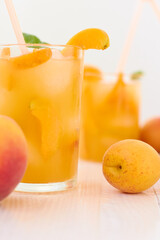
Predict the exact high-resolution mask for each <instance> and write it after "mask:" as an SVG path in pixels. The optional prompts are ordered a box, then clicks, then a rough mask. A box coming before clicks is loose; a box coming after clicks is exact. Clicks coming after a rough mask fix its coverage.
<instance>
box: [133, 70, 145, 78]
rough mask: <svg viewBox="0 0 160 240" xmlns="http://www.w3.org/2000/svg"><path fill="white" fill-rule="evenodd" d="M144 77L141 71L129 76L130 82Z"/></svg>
mask: <svg viewBox="0 0 160 240" xmlns="http://www.w3.org/2000/svg"><path fill="white" fill-rule="evenodd" d="M143 75H144V73H143V72H142V71H137V72H134V73H132V74H131V79H132V80H138V79H140V78H141V77H142V76H143Z"/></svg>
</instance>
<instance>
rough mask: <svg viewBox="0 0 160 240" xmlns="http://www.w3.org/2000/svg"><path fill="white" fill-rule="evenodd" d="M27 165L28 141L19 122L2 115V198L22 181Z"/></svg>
mask: <svg viewBox="0 0 160 240" xmlns="http://www.w3.org/2000/svg"><path fill="white" fill-rule="evenodd" d="M26 166H27V142H26V139H25V136H24V134H23V132H22V130H21V128H20V127H19V126H18V124H17V123H16V122H15V121H14V120H13V119H11V118H9V117H6V116H2V115H0V200H2V199H4V198H5V197H7V196H8V195H9V194H10V193H11V192H12V191H13V190H14V189H15V187H16V186H17V184H18V183H19V182H20V181H21V179H22V177H23V175H24V173H25V170H26Z"/></svg>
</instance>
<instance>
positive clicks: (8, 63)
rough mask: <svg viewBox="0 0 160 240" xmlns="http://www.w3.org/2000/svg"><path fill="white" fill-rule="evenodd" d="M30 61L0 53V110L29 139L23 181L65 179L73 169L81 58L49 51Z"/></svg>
mask: <svg viewBox="0 0 160 240" xmlns="http://www.w3.org/2000/svg"><path fill="white" fill-rule="evenodd" d="M23 60H24V59H23ZM32 60H33V59H32ZM22 62H23V61H22ZM16 64H17V63H16ZM32 65H33V66H31V67H28V65H27V67H23V64H21V65H15V64H12V60H11V58H9V59H5V58H2V57H1V58H0V114H3V115H7V116H10V117H11V118H13V119H14V120H16V121H17V123H18V124H19V125H20V127H21V128H22V130H23V132H24V134H25V137H26V139H27V142H28V150H29V159H28V167H27V170H26V173H25V175H24V177H23V180H22V182H24V183H53V182H63V181H66V180H68V179H71V178H73V177H74V176H76V173H77V163H78V143H79V98H80V84H81V78H82V71H83V65H82V59H78V58H59V57H58V58H57V56H55V57H54V52H53V55H52V57H51V58H50V59H46V61H45V62H44V63H41V62H40V64H32Z"/></svg>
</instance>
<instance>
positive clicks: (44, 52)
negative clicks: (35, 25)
mask: <svg viewBox="0 0 160 240" xmlns="http://www.w3.org/2000/svg"><path fill="white" fill-rule="evenodd" d="M51 57H52V50H51V49H50V48H44V49H40V50H37V51H33V52H32V53H28V54H24V55H21V56H19V57H14V58H11V59H10V62H11V63H12V64H14V66H16V67H17V68H19V69H27V68H33V67H36V66H38V65H40V64H42V63H45V62H47V61H48V60H49V59H50V58H51Z"/></svg>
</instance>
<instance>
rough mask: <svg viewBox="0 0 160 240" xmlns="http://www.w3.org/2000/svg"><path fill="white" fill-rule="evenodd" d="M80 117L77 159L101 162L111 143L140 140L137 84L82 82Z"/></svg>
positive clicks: (100, 81) (101, 81)
mask: <svg viewBox="0 0 160 240" xmlns="http://www.w3.org/2000/svg"><path fill="white" fill-rule="evenodd" d="M81 116H82V117H81V131H80V136H81V137H80V157H81V158H82V159H86V160H91V161H99V162H100V161H102V158H103V155H104V153H105V151H106V150H107V149H108V148H109V147H110V146H111V145H112V144H113V143H115V142H117V141H120V140H123V139H129V138H131V139H137V138H138V137H139V82H138V81H136V80H135V81H133V80H132V81H129V82H126V83H125V82H124V81H123V80H122V79H119V80H118V81H117V82H116V83H115V82H111V81H108V82H105V81H103V80H99V81H86V80H85V79H84V82H83V90H82V114H81Z"/></svg>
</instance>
